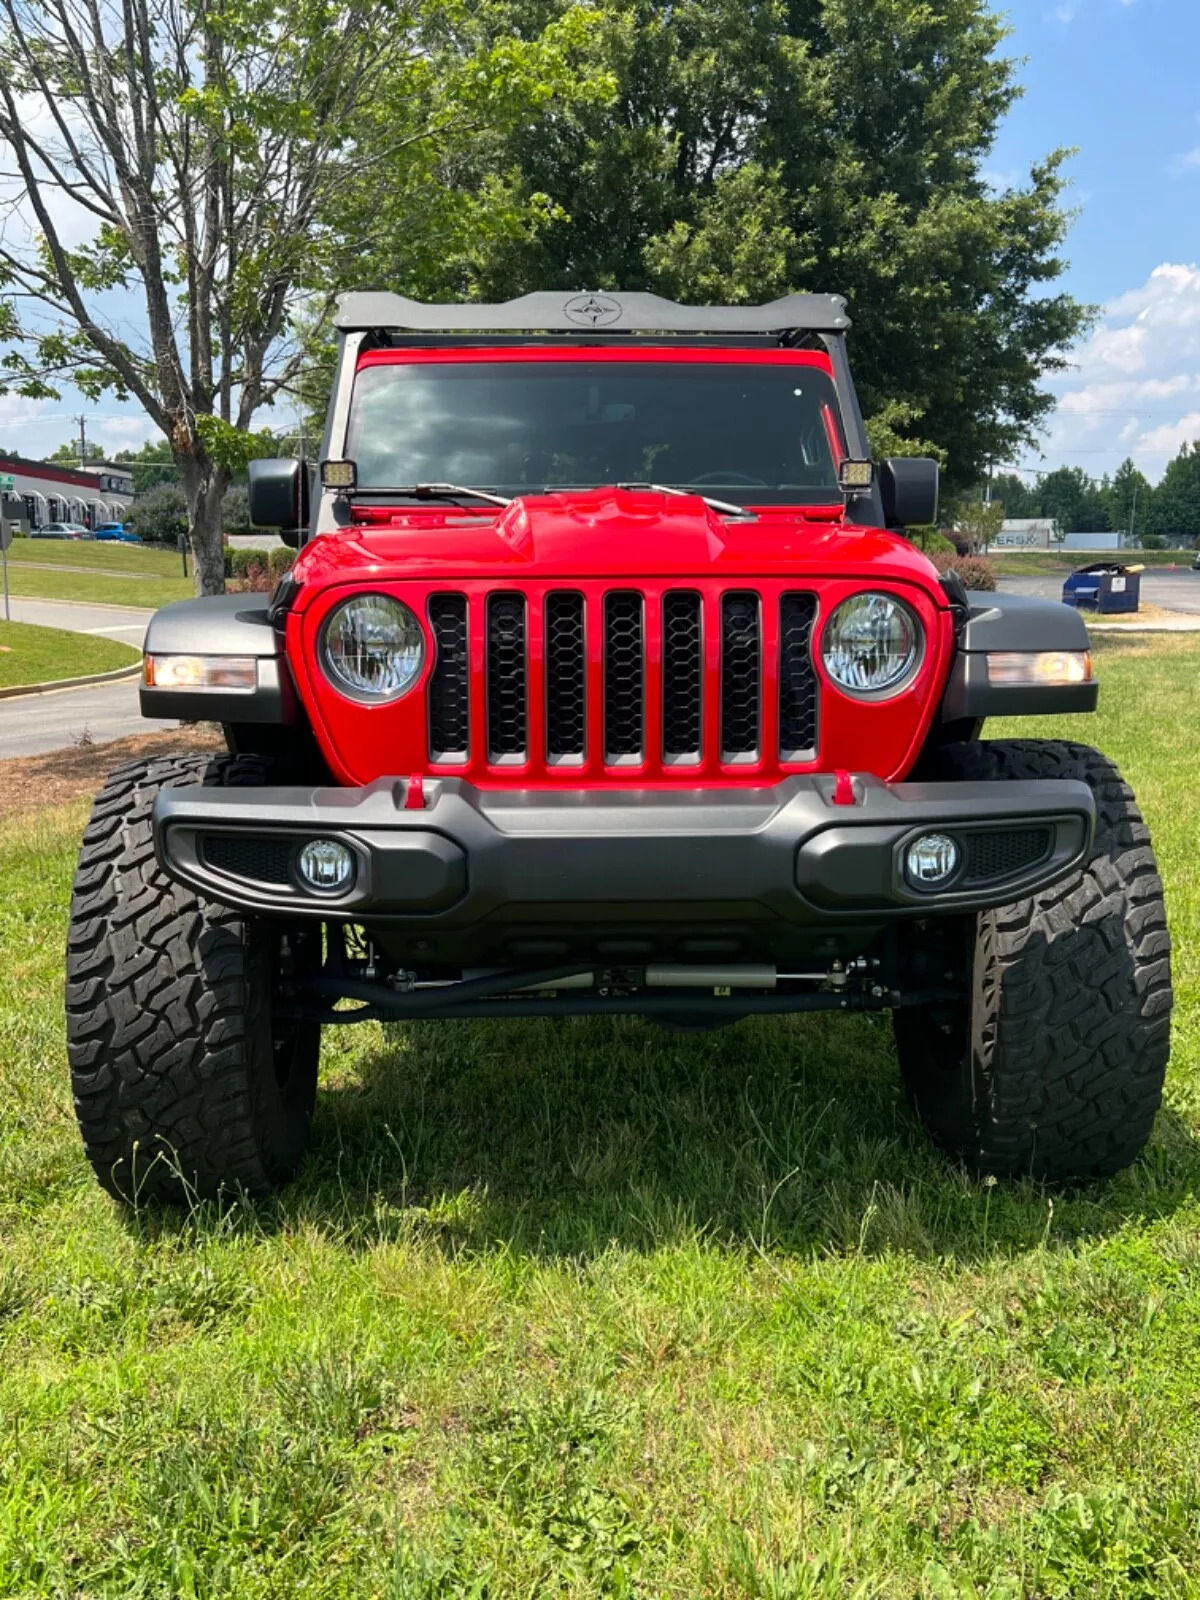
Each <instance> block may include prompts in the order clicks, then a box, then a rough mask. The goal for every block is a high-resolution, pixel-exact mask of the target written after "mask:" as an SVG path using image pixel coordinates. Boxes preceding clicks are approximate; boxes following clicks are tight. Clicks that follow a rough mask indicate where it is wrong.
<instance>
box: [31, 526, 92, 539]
mask: <svg viewBox="0 0 1200 1600" xmlns="http://www.w3.org/2000/svg"><path fill="white" fill-rule="evenodd" d="M29 537H30V538H31V539H92V538H94V537H95V535H94V534H93V533H92V530H91V529H90V528H85V527H84V525H83V523H82V522H44V523H43V524H42V526H41V527H40V528H34V529H33V531H32V532H31V533H30V535H29Z"/></svg>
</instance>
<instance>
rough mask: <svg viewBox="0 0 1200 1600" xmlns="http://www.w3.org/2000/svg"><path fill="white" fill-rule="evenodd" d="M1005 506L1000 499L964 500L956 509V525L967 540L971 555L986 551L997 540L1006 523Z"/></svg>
mask: <svg viewBox="0 0 1200 1600" xmlns="http://www.w3.org/2000/svg"><path fill="white" fill-rule="evenodd" d="M1004 518H1005V508H1004V504H1003V502H1002V501H1000V500H990V501H988V500H964V501H961V502H960V503H959V505H958V506H957V507H955V510H954V527H955V528H956V529H957V530H958V532H959V533H961V534H962V535H963V536H964V538H965V539H966V541H967V549H968V552H969V553H970V554H971V555H977V554H978V553H979V552H980V551H981V550H983V551H986V550H987V549H988V548H989V546H990V545H992V544H993V543H994V542H995V538H996V535H997V534H998V533H999V532H1000V529H1001V527H1002V526H1003V524H1004Z"/></svg>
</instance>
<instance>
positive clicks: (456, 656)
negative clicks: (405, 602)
mask: <svg viewBox="0 0 1200 1600" xmlns="http://www.w3.org/2000/svg"><path fill="white" fill-rule="evenodd" d="M429 626H430V627H431V628H432V630H433V638H434V643H435V644H436V646H437V662H436V665H435V666H434V669H433V674H432V676H431V677H430V680H429V759H430V760H431V761H440V762H451V761H455V762H458V761H466V760H467V758H468V756H469V754H470V749H471V709H470V707H471V695H470V668H471V663H470V655H469V651H468V647H467V597H466V595H462V594H435V595H433V596H432V597H431V598H430V601H429Z"/></svg>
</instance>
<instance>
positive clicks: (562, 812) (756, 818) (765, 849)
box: [154, 776, 1095, 932]
mask: <svg viewBox="0 0 1200 1600" xmlns="http://www.w3.org/2000/svg"><path fill="white" fill-rule="evenodd" d="M409 798H410V796H409V786H408V785H407V783H406V782H405V780H403V779H398V780H386V779H384V780H380V781H379V782H377V783H373V784H371V785H369V786H368V787H366V788H363V789H329V788H321V789H309V788H274V789H203V788H171V789H164V790H163V791H162V792H161V793H160V795H159V796H158V799H157V801H156V804H155V810H154V823H155V838H156V844H157V849H158V853H159V859H160V860H161V862H162V865H163V867H164V868H165V870H166V871H167V872H168V873H170V874H171V876H172V877H174V878H177V879H179V880H180V881H181V882H184V883H187V884H190V885H192V886H193V887H194V888H196V889H198V890H200V891H202V892H203V893H204V894H205V895H206V896H208V897H209V898H211V899H214V900H217V901H220V902H223V903H224V904H226V905H231V906H234V907H236V908H238V909H241V910H245V911H250V912H268V913H280V914H284V915H287V916H288V917H316V918H323V919H332V920H351V921H372V922H379V923H387V924H389V925H394V926H396V927H398V928H407V929H416V928H420V929H422V930H428V931H431V932H441V931H446V932H451V931H453V930H460V929H467V928H470V927H471V926H472V925H474V924H477V923H479V922H481V921H483V920H484V919H500V920H505V921H517V922H522V923H526V924H532V923H536V922H537V921H538V920H539V919H541V920H552V921H556V922H559V923H562V922H570V923H574V924H577V925H578V924H584V923H591V922H606V923H611V922H613V921H615V920H618V919H621V918H624V919H626V920H630V919H632V920H640V919H646V920H656V921H660V922H661V921H664V920H665V921H673V922H687V921H705V920H712V919H714V918H726V919H731V918H743V919H751V920H756V919H762V918H767V919H771V920H775V921H782V922H783V923H784V924H791V925H792V926H801V927H803V926H808V927H813V926H814V925H815V926H818V927H819V926H822V925H824V926H826V927H828V926H830V925H831V924H833V923H837V924H841V925H843V926H845V925H846V924H847V923H855V922H860V921H861V922H869V923H876V924H877V923H879V922H881V921H882V922H886V921H889V920H891V919H892V918H896V917H899V918H903V917H912V916H921V915H926V916H927V915H929V914H931V913H950V912H962V911H974V910H981V909H983V908H985V907H987V906H992V905H1003V904H1005V903H1006V902H1008V901H1011V900H1014V899H1018V898H1020V897H1021V896H1022V895H1025V894H1028V893H1031V892H1032V891H1033V890H1035V889H1039V888H1042V887H1044V886H1046V885H1047V884H1050V883H1052V882H1054V881H1055V880H1056V879H1057V878H1059V877H1061V876H1063V875H1064V874H1065V873H1066V872H1068V871H1069V870H1070V869H1071V868H1072V867H1074V866H1075V865H1076V864H1077V863H1078V862H1079V861H1080V859H1081V858H1082V857H1083V856H1084V855H1085V853H1086V852H1087V850H1088V848H1089V846H1090V843H1091V837H1092V829H1093V825H1094V820H1095V808H1094V803H1093V799H1092V794H1091V790H1090V789H1089V788H1088V787H1087V785H1086V784H1083V783H1077V782H1073V781H1065V780H1061V781H1060V780H1037V781H1028V782H999V783H953V784H936V783H902V784H892V785H888V784H883V783H880V782H879V781H878V780H877V779H875V778H871V777H863V778H855V779H854V780H853V803H850V804H838V803H837V800H838V798H839V796H838V790H837V785H836V784H835V780H834V779H833V778H832V777H827V776H816V777H797V778H789V779H787V780H786V781H785V782H783V783H781V784H778V785H777V786H775V787H773V788H768V789H722V790H713V789H707V790H669V791H664V790H638V791H630V790H624V791H605V790H590V791H583V792H580V791H570V790H563V791H547V790H524V791H484V790H480V789H478V788H476V787H475V786H473V785H471V784H469V783H464V782H461V781H459V780H457V779H437V780H426V782H425V785H424V795H423V799H424V805H423V806H421V807H414V808H411V809H410V808H409V807H408V806H407V805H406V801H407V800H409ZM411 798H413V799H415V798H417V796H416V795H414V796H412V797H411ZM840 798H841V799H843V800H845V799H846V798H847V796H846V793H845V786H844V785H843V789H842V793H841V796H840ZM930 831H937V832H940V833H948V834H950V835H952V836H953V837H954V838H955V839H956V840H957V841H958V843H959V845H960V850H961V854H962V856H963V865H962V866H961V867H960V870H959V872H958V873H957V875H956V876H955V877H954V878H953V879H951V880H950V881H949V882H948V883H947V884H946V886H944V887H942V888H940V889H937V890H930V889H922V888H916V887H914V886H913V885H912V884H911V883H910V882H909V881H908V880H907V878H906V875H905V869H904V861H905V855H906V852H907V848H908V846H909V845H910V843H911V842H912V840H913V839H914V838H915V837H916V836H917V835H919V834H921V833H925V832H930ZM318 837H319V838H331V839H337V840H340V841H342V842H343V843H344V844H346V845H347V846H348V847H349V849H350V850H351V851H352V852H353V854H354V857H355V861H356V863H357V872H356V877H355V881H354V883H353V884H352V885H351V886H350V887H349V888H348V889H346V890H345V891H342V892H335V893H329V892H318V891H314V890H312V889H309V888H306V887H305V886H304V884H303V883H302V881H301V879H300V878H299V876H298V873H297V869H296V856H297V854H298V852H299V850H300V849H301V847H302V845H303V844H304V843H305V842H306V841H307V840H309V839H312V838H318ZM231 840H232V841H235V843H233V844H231V843H230V842H229V841H231ZM222 841H224V842H222ZM231 864H232V867H233V870H231Z"/></svg>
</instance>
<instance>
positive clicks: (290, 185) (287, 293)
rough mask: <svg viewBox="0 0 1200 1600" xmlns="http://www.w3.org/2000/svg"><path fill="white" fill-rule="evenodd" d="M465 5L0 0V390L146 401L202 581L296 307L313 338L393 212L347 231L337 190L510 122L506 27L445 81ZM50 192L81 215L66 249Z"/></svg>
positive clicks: (292, 338) (210, 582)
mask: <svg viewBox="0 0 1200 1600" xmlns="http://www.w3.org/2000/svg"><path fill="white" fill-rule="evenodd" d="M460 10H461V11H462V12H465V13H468V14H469V13H470V12H471V10H472V7H470V6H467V5H466V4H465V3H464V4H462V5H461V6H460V5H456V4H455V3H454V0H293V3H289V4H285V3H283V0H227V3H226V4H224V5H217V4H216V3H215V0H122V4H121V5H120V6H119V7H118V6H117V5H116V3H115V0H0V145H6V146H7V147H8V153H9V157H10V159H11V161H12V163H13V164H14V166H15V170H16V175H17V178H18V181H19V184H20V187H21V191H22V203H23V205H24V207H25V208H26V213H27V215H28V220H29V221H30V223H31V227H32V237H31V238H30V240H29V241H28V242H27V243H22V242H21V241H20V239H19V238H17V237H15V236H14V234H13V233H12V232H11V231H10V232H9V233H8V234H7V235H6V236H5V237H4V238H0V292H3V293H6V294H7V296H8V298H7V300H6V301H5V302H3V303H0V343H2V342H4V341H7V342H8V343H9V344H10V346H11V348H10V350H9V353H8V354H7V356H6V357H5V358H4V362H3V366H4V368H5V369H6V370H7V375H8V382H9V384H10V386H14V387H16V388H17V389H18V391H19V392H21V393H23V394H26V395H30V396H46V395H50V394H54V393H56V391H55V389H54V383H55V381H56V380H60V379H69V380H70V381H72V382H73V383H75V384H76V385H77V386H78V387H79V388H80V389H81V390H82V392H83V393H84V394H85V395H87V396H88V397H89V398H95V397H96V396H98V395H99V394H101V393H102V392H104V391H105V390H111V391H113V392H114V393H116V394H117V395H119V396H121V397H126V396H132V397H134V398H135V399H136V400H138V401H139V403H140V404H141V405H142V406H143V407H144V409H145V411H146V413H147V415H148V416H149V417H150V418H151V419H152V420H153V421H154V423H155V424H156V426H157V427H158V428H159V430H160V432H161V433H162V435H163V437H164V439H165V440H167V441H168V443H169V445H170V450H171V457H172V460H173V463H174V465H175V467H176V469H177V471H178V474H179V479H180V482H181V485H182V488H183V490H184V493H185V495H186V499H187V505H188V522H189V529H190V535H191V540H192V544H193V548H194V550H195V556H196V574H197V584H198V587H199V588H200V590H201V592H203V593H214V592H218V591H219V590H220V589H222V588H223V587H224V563H223V555H222V548H221V528H220V520H221V517H220V513H221V503H222V500H223V497H224V494H225V490H226V488H227V487H228V485H229V482H230V480H231V477H232V476H233V475H234V474H235V473H236V472H237V471H238V470H240V469H241V468H243V467H244V465H245V463H246V460H247V459H248V458H249V457H251V456H253V455H254V454H256V453H264V452H265V450H266V449H267V448H269V441H267V440H263V439H258V440H256V439H255V438H254V437H253V436H252V435H251V434H250V433H249V429H250V427H251V424H252V421H253V419H254V418H255V415H256V413H257V412H259V411H260V410H261V408H263V407H265V406H269V405H270V404H271V403H272V402H274V401H276V400H278V399H280V398H282V397H284V396H285V395H286V394H287V392H288V390H289V386H290V385H291V383H292V382H293V381H294V380H295V379H296V378H297V376H298V374H299V373H300V371H301V368H302V366H303V364H304V361H305V351H304V349H303V348H302V346H301V344H300V343H299V342H298V339H297V334H298V332H299V331H300V319H301V313H302V312H303V314H304V315H303V331H304V333H305V334H306V335H308V336H309V337H319V335H320V332H321V330H322V328H323V327H324V326H325V323H326V320H327V317H328V314H329V312H330V310H331V308H332V293H331V291H332V289H333V288H334V287H336V286H337V282H338V280H339V278H341V279H344V278H348V277H353V276H355V274H356V273H357V272H358V271H361V269H362V265H363V260H364V252H369V249H370V247H371V244H372V242H373V240H374V238H375V235H376V234H377V233H378V231H379V230H380V229H381V228H383V227H385V226H387V225H389V224H390V223H391V222H392V221H393V220H394V215H395V211H394V207H392V208H389V206H388V205H380V204H377V206H376V208H375V213H374V214H368V213H366V212H364V211H361V210H360V212H359V213H358V214H357V216H356V218H355V233H354V235H353V236H350V237H347V236H346V235H345V234H344V233H342V234H339V233H338V231H337V228H336V226H335V219H336V218H337V216H338V211H339V203H340V201H341V200H342V199H343V198H345V197H346V196H347V195H348V194H349V192H350V190H351V189H352V188H353V187H354V185H359V186H360V187H366V188H368V189H369V190H370V191H371V193H373V194H374V195H375V196H376V198H377V200H378V198H379V197H381V196H386V195H388V194H389V192H390V186H391V185H392V184H393V182H394V181H399V179H400V178H403V176H404V175H405V172H406V171H407V169H406V168H405V165H404V161H405V154H406V152H409V151H411V150H413V149H417V148H426V149H428V150H434V149H440V148H442V147H443V146H445V145H446V144H447V143H449V142H451V141H452V140H453V138H454V137H455V136H456V134H458V133H459V132H461V131H462V130H464V129H468V128H470V129H474V128H477V127H480V126H482V125H483V124H485V123H486V121H487V119H488V116H489V113H494V115H495V117H496V118H497V120H503V118H505V117H511V116H513V115H520V114H523V113H522V111H521V109H520V107H519V106H518V105H517V104H516V103H515V101H514V96H513V94H512V92H511V91H510V87H509V76H512V77H514V78H517V79H518V80H519V79H520V74H519V73H518V72H517V71H516V67H517V65H519V64H521V63H523V62H524V60H525V56H526V54H527V53H528V52H527V51H524V50H523V46H522V42H521V41H520V40H514V39H512V38H508V39H503V40H498V41H496V43H495V44H494V45H493V46H492V47H490V50H489V53H488V54H487V56H486V59H483V60H468V61H464V62H462V63H461V64H460V70H459V72H458V73H457V75H454V76H453V77H452V81H451V84H450V89H449V91H447V92H442V91H443V80H442V79H441V78H439V76H438V74H437V72H436V70H435V63H434V52H435V49H441V50H443V51H444V52H449V53H452V52H453V50H454V47H455V36H454V30H453V18H454V17H455V15H456V14H457V13H458V12H459V11H460ZM564 10H565V11H566V13H567V14H569V15H574V11H573V8H571V7H569V6H568V7H565V8H564ZM438 30H441V31H440V33H439V31H438ZM535 53H536V52H535ZM504 61H507V62H508V63H509V65H510V67H511V68H512V69H513V70H512V72H511V74H509V75H507V76H506V74H505V72H504V71H503V62H504ZM522 81H523V80H522ZM517 99H519V96H518V97H517ZM425 165H426V167H427V166H428V163H426V164H425ZM421 176H422V178H424V177H425V176H427V173H426V172H425V171H422V173H421ZM64 198H66V199H68V200H69V201H70V202H72V204H73V207H74V208H75V210H76V211H77V212H82V213H84V214H87V215H88V216H89V217H90V219H91V221H92V223H93V225H94V230H95V231H94V234H93V237H92V238H91V239H90V240H89V241H87V243H85V244H82V245H79V246H78V247H72V246H70V245H69V244H68V242H67V236H66V234H65V232H64V230H63V227H62V224H61V221H60V219H61V216H62V209H63V208H62V202H63V200H64ZM408 198H409V200H410V201H412V200H413V199H414V197H413V196H412V195H411V194H410V195H409V196H408ZM412 209H413V210H414V211H415V210H416V207H415V205H413V207H412ZM398 243H399V241H398ZM404 243H405V245H407V243H408V241H407V240H405V241H404ZM114 290H120V291H123V294H124V297H125V298H124V303H123V304H122V305H121V307H120V315H119V316H114V315H112V314H111V313H110V310H109V307H110V306H111V304H112V295H111V291H114ZM135 296H136V300H137V303H138V305H139V309H140V313H141V319H142V327H141V329H140V331H139V330H136V329H135V330H134V331H133V332H131V331H130V327H129V311H128V306H129V304H130V301H131V300H132V298H133V297H135Z"/></svg>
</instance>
